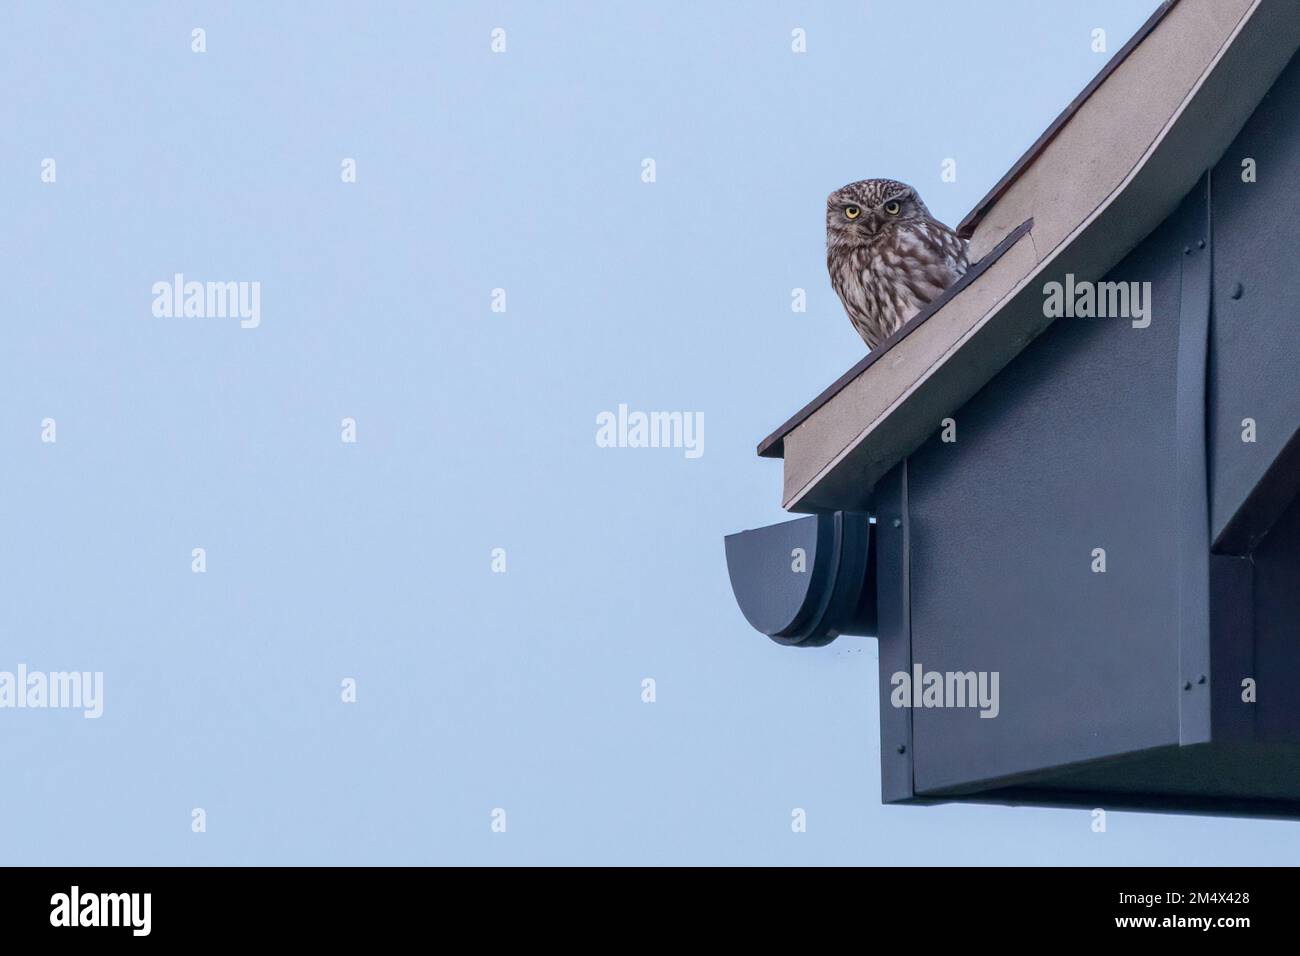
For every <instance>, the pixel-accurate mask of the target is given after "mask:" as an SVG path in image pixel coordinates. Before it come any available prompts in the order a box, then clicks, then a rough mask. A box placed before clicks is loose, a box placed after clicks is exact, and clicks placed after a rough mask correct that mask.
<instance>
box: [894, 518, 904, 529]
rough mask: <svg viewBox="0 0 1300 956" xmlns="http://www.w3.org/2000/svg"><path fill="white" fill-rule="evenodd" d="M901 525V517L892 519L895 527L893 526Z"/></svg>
mask: <svg viewBox="0 0 1300 956" xmlns="http://www.w3.org/2000/svg"><path fill="white" fill-rule="evenodd" d="M902 526H903V519H902V518H895V519H894V527H895V528H901V527H902Z"/></svg>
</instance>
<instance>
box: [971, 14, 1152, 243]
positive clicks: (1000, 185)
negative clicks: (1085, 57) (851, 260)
mask: <svg viewBox="0 0 1300 956" xmlns="http://www.w3.org/2000/svg"><path fill="white" fill-rule="evenodd" d="M1177 3H1178V0H1164V2H1163V3H1161V4H1160V6H1159V7H1157V8H1156V10H1155V12H1154V13H1152V14H1151V16H1150V17H1148V18H1147V21H1146V22H1145V23H1143V24H1142V26H1140V27H1139V28H1138V31H1137V32H1136V33H1134V34H1133V35H1132V36H1131V37H1129V39H1128V42H1127V43H1125V44H1124V45H1123V46H1122V47H1120V48H1119V49H1118V50H1117V51H1115V55H1114V56H1112V57H1111V58H1110V59H1109V60H1107V61H1106V65H1105V66H1103V67H1102V68H1101V69H1100V70H1099V71H1098V72H1097V75H1096V76H1094V77H1093V78H1092V79H1091V80H1089V81H1088V85H1087V86H1085V87H1084V88H1083V89H1082V90H1081V91H1080V92H1079V95H1078V96H1076V97H1075V98H1074V99H1072V100H1071V101H1070V105H1069V106H1067V107H1066V108H1065V109H1064V110H1062V111H1061V115H1060V116H1058V117H1056V119H1054V120H1052V123H1051V125H1050V126H1048V127H1047V129H1045V130H1043V133H1042V135H1041V136H1039V137H1038V139H1036V140H1034V143H1033V145H1032V146H1030V147H1029V148H1028V149H1027V150H1025V152H1024V155H1023V156H1021V157H1020V158H1019V159H1017V160H1016V161H1015V164H1014V165H1013V166H1012V167H1011V168H1010V169H1009V170H1007V172H1006V174H1005V175H1004V176H1003V177H1002V178H1001V179H999V180H998V181H997V184H996V185H995V186H994V187H993V188H992V189H990V190H989V191H988V192H987V193H986V194H985V195H984V198H983V199H981V200H980V201H979V202H977V203H976V204H975V208H974V209H972V210H971V211H970V212H968V213H967V214H966V217H965V218H964V219H962V221H961V222H959V223H958V224H957V235H959V236H961V237H962V238H963V239H969V238H970V237H971V236H972V235H973V234H974V232H975V227H976V226H978V225H979V224H980V220H982V219H983V218H984V214H985V213H986V212H988V210H989V209H990V208H991V207H992V206H993V204H994V203H996V202H997V201H998V200H999V199H1000V198H1001V197H1002V194H1003V193H1005V192H1006V191H1007V189H1008V188H1010V186H1011V184H1012V183H1013V182H1015V181H1016V180H1017V179H1018V178H1019V177H1020V174H1021V173H1022V172H1024V170H1025V168H1026V167H1027V166H1029V165H1030V164H1031V163H1032V162H1033V161H1034V160H1035V159H1036V158H1037V157H1038V154H1039V153H1041V152H1042V151H1043V150H1044V149H1046V148H1047V144H1048V143H1050V142H1051V141H1052V140H1053V139H1055V138H1056V134H1057V133H1059V132H1060V131H1061V128H1062V127H1063V126H1065V124H1066V123H1068V122H1069V121H1070V117H1072V116H1073V115H1074V114H1075V113H1077V112H1078V111H1079V107H1080V106H1082V105H1083V104H1084V102H1085V101H1086V100H1087V99H1088V98H1089V97H1090V96H1092V94H1093V93H1094V92H1096V90H1097V87H1099V86H1101V84H1102V83H1104V82H1106V78H1107V77H1108V76H1110V75H1111V74H1112V73H1114V72H1115V70H1116V68H1117V67H1119V65H1120V64H1121V63H1123V62H1124V60H1126V59H1127V58H1128V55H1129V54H1130V53H1132V52H1133V50H1135V49H1136V48H1137V46H1138V45H1139V44H1140V43H1141V42H1142V41H1143V40H1145V39H1146V38H1147V35H1148V34H1149V33H1150V32H1151V31H1152V30H1154V29H1155V28H1156V25H1157V24H1158V23H1159V22H1160V21H1161V20H1163V19H1164V18H1165V14H1167V13H1168V12H1169V11H1170V10H1172V9H1173V8H1174V5H1175V4H1177Z"/></svg>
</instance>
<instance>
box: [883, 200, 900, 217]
mask: <svg viewBox="0 0 1300 956" xmlns="http://www.w3.org/2000/svg"><path fill="white" fill-rule="evenodd" d="M902 211H903V207H902V206H900V205H899V204H898V203H897V202H887V203H885V212H887V213H889V215H891V216H897V215H898V214H899V213H900V212H902Z"/></svg>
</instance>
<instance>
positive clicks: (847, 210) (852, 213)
mask: <svg viewBox="0 0 1300 956" xmlns="http://www.w3.org/2000/svg"><path fill="white" fill-rule="evenodd" d="M861 214H862V210H861V209H859V208H858V207H857V206H845V207H844V215H845V216H847V217H848V218H849V219H857V218H858V216H859V215H861Z"/></svg>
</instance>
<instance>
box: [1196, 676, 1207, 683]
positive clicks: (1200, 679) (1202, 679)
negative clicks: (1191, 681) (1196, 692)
mask: <svg viewBox="0 0 1300 956" xmlns="http://www.w3.org/2000/svg"><path fill="white" fill-rule="evenodd" d="M1205 680H1206V678H1205V675H1204V674H1202V675H1201V676H1200V677H1198V678H1196V683H1198V684H1204V683H1205Z"/></svg>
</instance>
